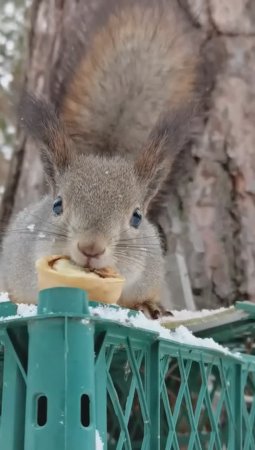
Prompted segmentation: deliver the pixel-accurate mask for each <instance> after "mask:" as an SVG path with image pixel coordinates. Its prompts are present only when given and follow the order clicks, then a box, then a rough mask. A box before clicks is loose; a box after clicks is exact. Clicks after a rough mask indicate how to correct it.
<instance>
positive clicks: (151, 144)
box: [135, 104, 194, 208]
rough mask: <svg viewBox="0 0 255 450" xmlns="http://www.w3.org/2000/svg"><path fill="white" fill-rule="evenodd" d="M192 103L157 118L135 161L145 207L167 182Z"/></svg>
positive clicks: (183, 140) (186, 130)
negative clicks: (142, 189) (142, 187)
mask: <svg viewBox="0 0 255 450" xmlns="http://www.w3.org/2000/svg"><path fill="white" fill-rule="evenodd" d="M193 113H194V105H192V104H191V105H188V106H187V107H186V108H184V110H183V111H175V112H174V113H173V112H172V113H169V114H165V115H164V116H163V118H162V119H160V120H159V121H158V123H157V124H156V126H155V128H154V129H153V131H152V133H151V134H150V136H149V138H148V140H147V142H146V144H145V146H144V148H143V149H142V151H141V153H140V155H139V157H138V159H137V160H136V162H135V173H136V175H137V177H138V180H139V181H140V183H141V185H143V186H144V192H145V195H144V204H145V207H146V208H147V207H148V206H149V204H150V202H151V201H152V200H154V199H155V197H156V196H157V194H158V193H159V191H160V190H161V189H162V187H163V185H164V183H165V182H166V181H167V179H168V177H169V175H170V173H171V169H172V166H173V163H174V161H175V159H176V157H177V155H178V154H179V152H180V151H181V150H182V149H183V147H184V145H185V144H186V142H187V139H188V136H189V126H190V124H191V121H192V117H193Z"/></svg>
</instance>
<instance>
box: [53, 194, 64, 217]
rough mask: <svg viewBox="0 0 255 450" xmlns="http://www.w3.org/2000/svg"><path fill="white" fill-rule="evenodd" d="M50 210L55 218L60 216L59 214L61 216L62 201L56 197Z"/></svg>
mask: <svg viewBox="0 0 255 450" xmlns="http://www.w3.org/2000/svg"><path fill="white" fill-rule="evenodd" d="M52 210H53V213H54V214H55V216H60V214H62V212H63V200H62V197H60V196H58V197H57V198H56V200H55V201H54V203H53V207H52Z"/></svg>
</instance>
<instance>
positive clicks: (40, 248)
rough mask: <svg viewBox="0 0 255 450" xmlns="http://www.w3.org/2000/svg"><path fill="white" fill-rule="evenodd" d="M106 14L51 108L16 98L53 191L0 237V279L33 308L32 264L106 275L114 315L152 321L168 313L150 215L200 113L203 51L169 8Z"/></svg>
mask: <svg viewBox="0 0 255 450" xmlns="http://www.w3.org/2000/svg"><path fill="white" fill-rule="evenodd" d="M115 4H116V5H115V9H114V10H113V11H112V12H111V14H110V15H108V16H106V17H105V20H102V17H101V19H100V27H98V28H97V29H96V30H95V31H94V32H91V35H90V38H89V41H88V42H87V43H86V49H85V47H84V52H82V51H80V53H79V60H77V61H76V64H75V65H74V68H73V70H72V73H71V76H70V77H69V80H68V82H67V84H66V86H65V89H64V91H63V92H62V95H61V98H58V108H56V107H55V106H54V105H52V104H51V103H49V102H46V101H44V100H43V99H41V98H36V97H35V96H33V95H31V94H29V93H25V94H24V95H23V97H22V100H21V103H20V108H19V120H20V123H21V125H22V126H23V128H24V130H25V132H26V133H27V134H28V135H29V136H30V137H31V138H32V139H34V141H35V142H36V143H37V144H38V147H39V148H40V152H41V159H42V162H43V166H44V171H45V175H46V178H47V181H48V183H49V186H50V188H51V189H50V192H49V193H48V194H47V195H46V196H45V197H44V198H42V200H41V201H39V202H38V203H37V204H35V205H32V206H29V207H28V208H26V209H25V210H24V211H22V212H20V213H19V214H18V215H17V217H16V218H15V219H14V220H12V222H11V224H10V226H9V228H8V229H7V232H6V235H5V237H4V240H3V249H2V259H3V261H4V265H3V277H4V282H5V289H6V290H7V291H9V292H10V294H11V295H12V296H13V298H14V299H15V300H16V301H18V302H23V303H24V302H27V303H35V301H36V300H35V299H36V295H37V280H36V272H35V261H36V260H37V259H38V258H39V257H41V256H44V255H49V254H63V255H67V256H69V257H70V258H71V259H72V260H73V261H74V262H75V263H77V264H78V265H80V266H83V267H91V268H97V269H98V268H103V267H106V266H111V267H114V268H116V269H117V270H118V271H119V272H120V273H121V274H122V275H123V276H124V277H125V285H124V289H123V292H122V295H121V297H120V299H119V301H118V304H119V305H121V306H124V307H129V308H134V309H138V310H141V311H143V312H144V313H145V314H146V315H148V316H149V317H152V318H157V317H158V316H159V315H161V314H165V313H166V311H165V309H164V307H163V304H162V289H163V285H164V257H163V252H162V248H161V242H160V235H159V232H158V230H157V228H156V226H155V225H154V224H153V223H151V221H150V220H149V214H150V211H151V208H152V205H153V202H154V201H155V198H157V195H158V194H159V193H160V191H161V190H162V189H163V186H164V183H165V182H166V181H167V179H168V178H169V176H170V174H171V169H172V167H173V164H174V161H175V160H176V158H177V156H178V155H179V153H180V151H181V150H182V149H183V148H184V146H185V144H186V143H187V140H188V138H189V131H190V128H191V124H192V121H193V119H194V117H195V116H196V115H197V113H198V110H199V105H200V103H201V98H202V83H200V75H201V57H200V39H199V32H198V31H197V30H194V29H193V28H192V26H191V25H190V24H189V21H188V18H186V15H185V12H184V11H182V10H181V8H180V7H179V8H178V7H177V5H175V2H174V1H168V2H166V1H164V0H142V1H141V2H134V1H133V0H126V1H125V2H117V1H116V2H115ZM66 56H68V55H66ZM17 237H18V239H17Z"/></svg>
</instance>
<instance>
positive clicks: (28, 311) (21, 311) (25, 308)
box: [17, 303, 37, 317]
mask: <svg viewBox="0 0 255 450" xmlns="http://www.w3.org/2000/svg"><path fill="white" fill-rule="evenodd" d="M17 306H18V308H17V316H18V317H31V316H35V315H36V314H37V306H36V305H26V304H25V303H19V304H18V305H17Z"/></svg>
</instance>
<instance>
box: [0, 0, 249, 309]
mask: <svg viewBox="0 0 255 450" xmlns="http://www.w3.org/2000/svg"><path fill="white" fill-rule="evenodd" d="M171 1H172V0H169V2H171ZM99 3H103V0H97V1H93V0H87V1H86V2H85V1H83V2H76V1H74V0H58V1H56V0H35V1H34V4H33V8H32V14H31V31H30V36H29V45H28V50H29V54H28V64H27V70H26V85H27V87H28V88H29V90H32V91H34V92H35V93H43V95H44V96H45V97H46V98H52V97H54V95H55V94H56V93H57V92H58V90H59V89H60V86H61V84H62V82H63V76H64V74H65V70H63V60H62V55H63V54H64V53H65V52H67V51H68V52H69V55H70V58H69V64H70V66H71V64H72V59H71V58H72V45H79V36H77V33H76V34H75V33H74V30H75V24H76V20H77V19H78V18H79V23H81V20H80V17H81V16H82V17H83V21H82V22H83V23H84V30H83V32H86V28H88V27H89V23H90V20H91V18H92V16H93V11H94V9H95V7H96V4H99ZM180 4H181V7H184V8H186V11H187V14H188V15H189V17H190V20H191V21H192V22H193V24H194V26H199V27H201V29H202V32H203V33H204V53H205V55H206V58H207V59H208V67H209V68H212V67H213V68H214V72H213V83H212V88H211V92H210V101H209V102H208V105H207V110H206V115H205V119H204V122H203V124H202V127H201V128H202V129H201V132H200V136H199V138H198V139H197V140H196V142H195V143H193V144H192V145H191V148H190V157H189V155H188V154H187V156H186V157H185V164H184V165H185V170H183V171H182V173H181V174H180V176H179V174H178V187H177V189H176V190H175V192H169V207H168V209H167V211H166V212H165V214H164V216H163V217H162V218H161V223H162V226H163V228H164V229H165V230H166V232H167V236H168V244H169V251H168V255H167V259H166V268H167V280H168V284H169V285H170V288H171V292H172V298H173V300H174V303H175V304H176V307H180V306H183V304H182V298H183V297H184V296H185V298H186V304H188V305H189V306H190V307H192V303H193V301H195V303H196V305H197V306H198V307H216V306H219V305H222V304H224V305H228V304H231V303H233V302H234V301H236V300H239V299H242V298H245V299H250V300H252V301H253V300H254V299H255V226H254V225H255V196H254V194H255V127H254V117H255V94H254V92H255V91H254V86H255V7H254V2H252V1H251V0H250V1H249V0H246V1H245V0H232V1H230V0H180ZM209 75H210V74H209ZM18 142H21V144H20V145H18V146H17V149H16V152H15V154H14V157H13V160H12V162H11V172H10V177H9V184H8V185H7V189H6V193H5V196H4V199H3V207H2V212H1V214H2V218H3V217H4V219H5V220H8V219H9V213H10V206H11V207H13V210H14V211H15V212H16V211H18V210H20V209H21V208H23V207H24V206H25V205H27V204H28V203H30V202H31V201H36V200H37V199H38V198H39V197H40V196H41V194H42V193H43V192H44V190H45V185H44V183H43V174H42V169H41V163H40V160H39V156H38V152H36V151H35V149H34V146H33V145H32V144H31V143H28V142H26V140H23V137H22V136H21V135H20V133H19V140H18ZM185 264H186V265H187V273H185V270H186V269H185ZM189 280H190V282H189ZM190 286H191V289H190Z"/></svg>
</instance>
